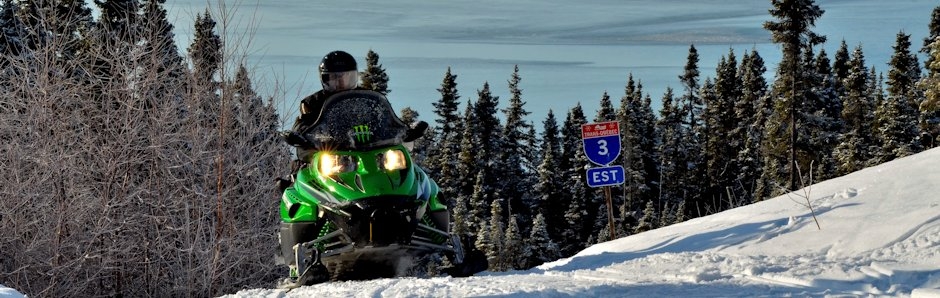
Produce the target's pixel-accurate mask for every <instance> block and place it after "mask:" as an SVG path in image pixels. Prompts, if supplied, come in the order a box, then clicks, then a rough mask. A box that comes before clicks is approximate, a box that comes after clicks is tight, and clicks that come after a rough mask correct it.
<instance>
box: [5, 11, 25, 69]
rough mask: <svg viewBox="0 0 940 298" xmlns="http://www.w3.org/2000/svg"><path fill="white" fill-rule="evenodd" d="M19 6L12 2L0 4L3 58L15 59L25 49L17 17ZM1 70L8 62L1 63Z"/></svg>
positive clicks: (21, 24) (21, 28)
mask: <svg viewBox="0 0 940 298" xmlns="http://www.w3.org/2000/svg"><path fill="white" fill-rule="evenodd" d="M19 10H20V6H19V5H17V3H16V2H14V1H13V0H4V1H3V2H0V54H2V55H3V56H4V57H16V56H19V55H20V53H21V52H22V51H23V50H24V49H25V45H24V44H23V38H22V37H23V28H24V26H23V23H22V21H21V20H20V18H19V17H18V15H19ZM2 63H3V64H2V65H0V66H2V67H3V68H6V67H8V66H9V62H8V61H6V59H4V61H2Z"/></svg>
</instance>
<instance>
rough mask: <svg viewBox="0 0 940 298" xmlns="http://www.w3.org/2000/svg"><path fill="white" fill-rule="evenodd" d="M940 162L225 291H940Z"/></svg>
mask: <svg viewBox="0 0 940 298" xmlns="http://www.w3.org/2000/svg"><path fill="white" fill-rule="evenodd" d="M938 168H940V148H936V149H932V150H929V151H926V152H923V153H920V154H917V155H913V156H909V157H906V158H902V159H898V160H895V161H892V162H889V163H886V164H882V165H879V166H875V167H871V168H867V169H864V170H861V171H858V172H855V173H852V174H850V175H847V176H843V177H839V178H835V179H832V180H828V181H824V182H820V183H817V184H814V185H812V186H810V187H807V188H805V189H802V190H799V191H796V192H793V193H791V194H788V195H783V196H780V197H776V198H773V199H770V200H766V201H763V202H760V203H756V204H752V205H747V206H742V207H738V208H735V209H732V210H728V211H726V212H722V213H719V214H715V215H711V216H707V217H701V218H696V219H692V220H689V221H686V222H683V223H681V224H676V225H672V226H669V227H665V228H660V229H657V230H652V231H649V232H646V233H641V234H637V235H633V236H629V237H625V238H621V239H617V240H614V241H610V242H605V243H600V244H597V245H594V246H591V247H589V248H587V249H585V250H583V251H581V252H580V253H578V254H577V255H575V256H573V257H570V258H566V259H561V260H558V261H555V262H551V263H547V264H543V265H542V266H539V267H537V268H533V269H531V270H527V271H512V272H484V273H481V274H478V275H477V276H473V277H468V278H451V277H435V278H411V277H409V278H393V279H378V280H370V281H349V282H332V283H324V284H318V285H313V286H307V287H301V288H298V289H294V290H292V291H289V292H288V291H284V290H275V289H251V290H243V291H240V292H238V293H234V294H231V295H226V296H223V297H229V298H239V297H314V296H326V297H466V296H508V297H543V296H548V297H556V296H571V297H586V296H618V297H623V296H657V297H681V296H695V297H755V296H775V297H776V296H836V297H840V296H901V297H907V296H909V297H940V199H938V197H937V194H938V193H940V183H937V181H940V171H937V169H938ZM805 197H809V198H810V202H811V203H812V206H813V208H814V210H815V213H816V217H817V218H818V222H819V226H820V227H821V229H820V228H817V226H816V223H815V222H814V220H813V215H812V213H811V211H810V210H809V209H808V208H807V207H806V206H805V204H806V203H805V202H806V199H805Z"/></svg>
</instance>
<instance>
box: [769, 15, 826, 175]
mask: <svg viewBox="0 0 940 298" xmlns="http://www.w3.org/2000/svg"><path fill="white" fill-rule="evenodd" d="M771 4H772V5H773V8H771V9H770V14H771V16H772V17H774V18H776V20H775V21H767V22H765V23H764V29H767V30H768V31H770V32H771V40H772V41H773V42H774V43H778V44H780V45H781V47H782V50H783V57H782V59H781V61H780V64H779V66H778V67H777V76H776V81H775V82H774V85H773V88H772V90H771V100H773V101H774V105H773V107H774V109H773V112H772V113H771V114H770V115H771V118H770V119H768V121H767V124H766V125H767V127H766V131H767V135H766V138H765V140H764V146H763V147H764V157H763V158H764V160H765V162H764V171H763V175H764V176H766V178H767V179H769V180H768V183H769V184H770V185H771V186H774V188H777V187H779V188H781V189H786V190H793V189H795V188H796V186H797V185H796V181H797V173H796V172H797V167H799V168H801V169H808V168H809V164H810V160H808V159H809V158H808V157H804V159H805V160H798V155H804V156H806V155H809V153H812V152H809V150H811V149H810V148H798V147H799V144H798V143H797V137H798V134H799V133H798V132H797V127H798V126H799V125H803V124H804V123H803V122H801V120H802V119H798V118H801V117H800V116H801V115H800V114H799V113H800V112H801V111H800V108H802V107H803V105H804V102H803V101H804V96H806V95H807V94H808V92H809V91H811V90H810V88H811V87H813V86H803V83H804V82H805V78H804V77H803V75H804V72H806V70H807V69H810V68H811V65H804V64H803V63H802V62H803V61H802V60H803V59H801V57H800V55H801V54H802V53H803V50H804V49H805V50H807V51H809V49H812V48H813V46H815V45H817V44H820V43H822V42H825V40H826V39H825V37H824V36H820V35H817V34H816V33H814V32H813V31H811V30H810V28H811V27H813V26H815V23H816V19H818V18H819V17H821V16H822V14H823V12H824V11H823V10H822V9H821V8H819V6H818V5H816V3H815V1H813V0H772V1H771ZM798 151H799V154H798ZM781 189H778V190H777V191H776V192H775V193H780V190H781Z"/></svg>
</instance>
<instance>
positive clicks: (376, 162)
mask: <svg viewBox="0 0 940 298" xmlns="http://www.w3.org/2000/svg"><path fill="white" fill-rule="evenodd" d="M420 124H421V125H419V126H418V128H417V129H410V128H409V127H408V126H407V125H405V124H404V123H403V122H402V121H401V119H399V118H398V116H397V115H395V112H394V110H393V109H392V107H391V105H390V104H389V102H388V100H387V99H386V98H385V96H383V95H382V94H380V93H377V92H372V91H365V90H350V91H343V92H340V93H337V94H335V95H333V96H331V97H329V98H327V100H326V101H325V102H324V104H323V109H322V111H321V113H320V115H319V117H318V119H317V120H316V122H314V124H313V125H311V126H310V127H309V128H306V129H305V130H304V131H299V132H292V133H291V134H289V135H288V137H287V138H286V140H287V142H288V143H289V144H291V145H293V146H295V147H298V148H300V149H301V150H310V151H311V152H312V153H311V154H308V155H309V158H307V160H302V162H303V163H304V166H303V167H302V168H301V169H300V170H299V171H298V172H297V174H296V178H295V179H294V182H293V185H291V186H290V187H288V188H287V189H286V190H285V191H284V194H283V196H282V198H281V203H280V215H281V228H280V233H279V240H280V242H281V254H282V256H284V258H285V260H284V261H285V263H287V264H288V265H289V267H290V277H289V278H287V279H286V280H285V281H283V282H282V283H281V285H280V286H281V287H284V288H294V287H298V286H302V285H307V284H315V283H319V282H323V281H328V280H336V279H362V278H379V277H392V276H401V275H407V274H409V273H411V272H412V271H411V270H412V269H416V268H415V267H416V266H419V265H421V264H424V265H425V266H426V263H427V259H428V258H429V257H430V256H432V255H435V254H437V255H441V254H442V255H444V256H446V257H447V260H448V261H449V262H450V264H451V265H450V266H449V267H446V268H440V269H441V272H445V273H447V274H449V275H451V276H455V277H464V276H470V275H472V274H474V273H477V272H480V271H483V270H486V268H487V262H486V257H485V256H484V255H483V253H482V252H480V251H478V250H464V248H463V247H464V243H462V239H461V237H459V236H458V235H454V234H451V233H450V217H451V215H450V213H449V211H448V210H447V206H446V205H445V204H444V203H443V202H441V199H440V198H439V197H438V186H437V184H436V183H435V182H434V181H433V180H431V179H430V178H429V177H428V175H427V174H426V173H425V172H424V171H423V170H422V169H421V168H419V167H417V166H416V165H415V164H414V162H413V161H412V159H411V155H410V154H409V150H408V148H406V146H405V145H404V144H406V143H408V142H411V141H414V139H417V138H418V137H420V135H421V134H423V132H424V130H425V129H426V128H427V124H426V123H420ZM305 155H307V154H305ZM422 260H424V261H425V262H422Z"/></svg>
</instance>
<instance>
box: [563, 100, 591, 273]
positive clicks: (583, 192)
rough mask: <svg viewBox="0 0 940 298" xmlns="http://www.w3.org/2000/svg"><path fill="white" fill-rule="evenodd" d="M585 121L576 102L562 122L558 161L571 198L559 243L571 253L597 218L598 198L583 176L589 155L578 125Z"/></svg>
mask: <svg viewBox="0 0 940 298" xmlns="http://www.w3.org/2000/svg"><path fill="white" fill-rule="evenodd" d="M586 123H587V118H586V117H585V116H584V110H583V109H582V108H581V104H580V103H578V104H577V105H575V107H574V108H571V110H569V111H568V114H567V115H566V116H565V121H564V123H563V124H562V130H561V136H562V146H561V148H562V157H561V161H560V162H559V171H560V172H561V173H563V174H562V175H563V176H562V177H564V179H565V181H564V183H566V184H567V186H566V189H567V190H568V193H567V194H564V196H565V197H568V198H570V200H569V207H568V208H567V209H565V219H566V221H567V225H566V226H565V231H564V232H563V235H564V238H562V239H564V240H565V241H566V242H565V243H563V244H562V249H563V251H564V252H565V254H566V255H567V254H571V253H574V252H576V251H578V250H580V249H582V248H584V245H585V242H584V241H585V239H588V237H589V235H592V234H594V231H592V229H593V227H594V219H595V218H596V216H597V214H596V210H597V204H598V203H599V202H600V200H599V199H598V198H597V196H596V194H595V192H594V191H592V190H591V189H589V188H588V186H587V180H585V170H586V169H587V167H588V163H589V161H588V159H587V156H585V154H584V144H583V142H582V141H581V125H583V124H586Z"/></svg>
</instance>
